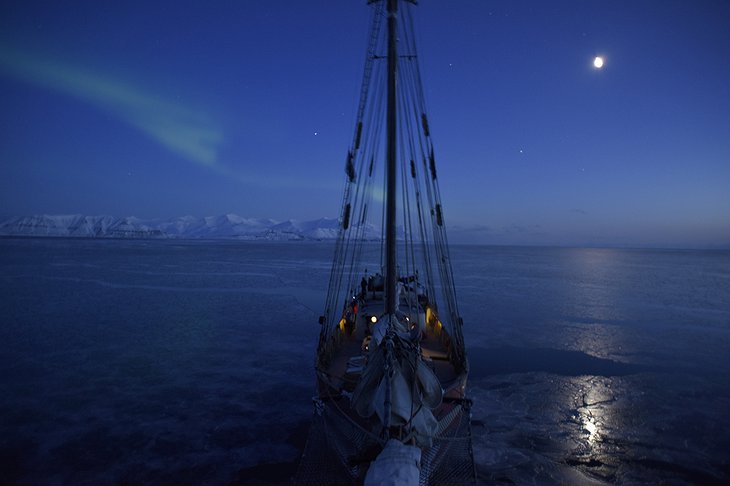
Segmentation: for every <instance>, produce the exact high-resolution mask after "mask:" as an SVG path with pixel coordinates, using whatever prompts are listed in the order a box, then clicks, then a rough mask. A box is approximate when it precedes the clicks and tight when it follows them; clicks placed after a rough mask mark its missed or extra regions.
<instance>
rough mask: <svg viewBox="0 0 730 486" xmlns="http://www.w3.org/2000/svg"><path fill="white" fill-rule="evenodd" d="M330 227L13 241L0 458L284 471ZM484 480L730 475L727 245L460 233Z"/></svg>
mask: <svg viewBox="0 0 730 486" xmlns="http://www.w3.org/2000/svg"><path fill="white" fill-rule="evenodd" d="M332 250H333V247H332V245H331V244H329V243H299V242H298V243H253V242H240V243H239V242H232V241H216V242H200V241H193V242H191V241H119V240H98V241H97V240H64V239H2V240H0V295H2V298H0V346H2V348H1V350H2V352H1V353H0V389H2V390H3V393H2V395H0V471H2V474H3V478H2V479H3V482H5V483H10V484H13V483H17V484H49V483H51V484H97V483H132V484H135V483H149V482H157V483H161V482H162V483H168V482H175V483H178V484H201V483H208V484H229V483H240V484H246V483H257V484H261V483H263V484H277V483H286V482H287V480H288V478H289V477H290V476H291V475H292V474H293V472H294V471H295V468H296V461H297V459H298V454H299V453H300V451H301V449H302V448H303V445H304V440H305V437H306V431H307V426H308V420H309V415H310V413H311V401H310V399H311V396H312V394H313V392H314V372H313V361H314V350H315V343H316V339H317V333H318V324H317V316H318V315H319V314H320V313H321V311H320V307H321V306H322V304H323V302H324V297H325V291H326V287H327V279H328V277H329V265H330V261H331V256H332ZM452 257H453V265H454V271H455V278H456V283H457V296H458V298H459V306H460V310H461V314H462V315H463V318H464V323H465V324H464V332H465V337H466V341H467V347H468V351H469V358H470V362H471V368H472V369H471V374H470V394H471V395H472V397H473V398H474V408H473V410H472V412H473V434H474V449H475V450H474V453H475V458H476V461H477V464H478V472H479V477H480V481H481V482H482V483H484V484H513V483H516V484H546V483H547V484H550V483H552V484H566V483H572V484H612V483H646V482H648V483H670V484H693V483H694V484H712V483H717V484H721V483H724V482H728V481H730V465H729V460H728V454H727V451H728V450H730V426H729V425H728V421H727V412H728V411H729V410H730V357H729V356H730V252H721V251H718V252H712V251H659V250H618V249H578V248H575V249H573V248H561V249H557V248H511V247H473V246H471V247H454V248H453V249H452Z"/></svg>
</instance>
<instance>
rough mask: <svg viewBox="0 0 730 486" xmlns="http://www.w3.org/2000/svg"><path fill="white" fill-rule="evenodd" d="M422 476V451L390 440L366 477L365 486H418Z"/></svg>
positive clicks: (371, 465)
mask: <svg viewBox="0 0 730 486" xmlns="http://www.w3.org/2000/svg"><path fill="white" fill-rule="evenodd" d="M420 475H421V449H419V448H418V447H416V446H410V445H405V444H403V443H402V442H400V441H399V440H396V439H390V440H389V441H388V442H387V443H386V444H385V448H383V450H382V451H381V452H380V454H379V455H378V457H377V458H375V461H373V462H372V463H371V464H370V468H369V469H368V472H367V474H366V475H365V483H364V484H365V486H416V485H418V480H419V477H420Z"/></svg>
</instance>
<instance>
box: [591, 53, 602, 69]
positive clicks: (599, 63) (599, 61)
mask: <svg viewBox="0 0 730 486" xmlns="http://www.w3.org/2000/svg"><path fill="white" fill-rule="evenodd" d="M593 67H594V68H596V69H601V68H602V67H603V58H602V57H601V56H596V57H595V58H594V59H593Z"/></svg>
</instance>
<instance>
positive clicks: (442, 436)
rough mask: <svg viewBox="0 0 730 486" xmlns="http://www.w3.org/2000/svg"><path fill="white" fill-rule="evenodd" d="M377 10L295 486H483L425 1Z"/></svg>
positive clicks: (377, 0) (378, 1)
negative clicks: (434, 126) (436, 138)
mask: <svg viewBox="0 0 730 486" xmlns="http://www.w3.org/2000/svg"><path fill="white" fill-rule="evenodd" d="M368 4H369V6H370V10H371V22H370V34H369V36H368V47H367V55H366V60H365V68H364V74H363V81H362V88H361V91H360V102H359V105H358V111H357V119H356V124H355V130H354V134H353V139H352V143H351V145H350V148H349V150H348V152H347V156H346V159H345V187H344V195H343V200H342V210H341V215H340V228H339V234H338V239H337V242H336V245H335V253H334V257H333V263H332V270H331V273H330V282H329V288H328V292H327V299H326V304H325V310H324V315H323V316H321V317H320V325H321V329H320V335H319V343H318V348H317V356H316V365H315V368H316V375H317V395H316V396H315V397H314V399H313V401H314V405H315V410H314V414H313V420H312V425H311V428H310V432H309V435H308V438H307V444H306V446H305V450H304V453H303V455H302V459H301V462H300V466H299V469H298V472H297V476H296V478H295V481H296V483H297V484H356V483H362V482H363V481H364V482H365V484H377V483H379V482H381V481H383V480H384V478H385V477H386V476H389V475H390V476H391V477H397V478H399V479H398V481H400V482H399V483H398V484H421V485H427V484H431V485H433V484H470V483H474V482H475V479H476V475H475V468H474V460H473V453H472V442H471V426H470V406H471V401H470V400H469V399H468V397H467V396H466V381H467V373H468V363H467V357H466V353H465V348H464V338H463V334H462V319H461V317H460V314H459V309H458V306H457V301H456V292H455V286H454V279H453V275H452V265H451V259H450V256H449V249H448V241H447V237H446V231H445V225H444V210H443V208H442V205H441V195H440V191H439V185H438V176H437V171H436V160H435V155H434V148H433V143H432V137H431V131H430V128H429V123H428V116H427V113H426V107H425V97H424V91H423V88H422V84H421V77H420V71H419V66H418V57H417V55H416V44H415V39H414V35H413V19H412V10H413V9H414V8H415V4H416V1H415V0H370V1H369V2H368ZM382 162H384V164H383V163H382ZM379 180H383V181H384V190H383V189H382V186H379V185H378V184H376V181H379ZM378 223H379V224H378ZM378 226H380V231H379V232H378V231H375V229H376V228H377V227H378ZM373 234H378V236H377V238H373Z"/></svg>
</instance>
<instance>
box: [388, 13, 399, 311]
mask: <svg viewBox="0 0 730 486" xmlns="http://www.w3.org/2000/svg"><path fill="white" fill-rule="evenodd" d="M386 1H387V2H388V7H387V13H388V114H387V118H386V131H387V144H386V196H385V204H386V206H385V249H386V261H385V278H386V280H385V313H386V314H388V315H393V314H395V311H396V307H397V305H398V296H397V295H396V286H397V282H398V280H397V277H398V276H397V275H396V272H397V263H396V241H395V238H396V231H395V217H396V187H397V181H396V174H397V171H396V156H397V152H396V82H397V69H398V47H397V44H396V42H397V39H396V37H397V24H396V21H397V18H398V0H386Z"/></svg>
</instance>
